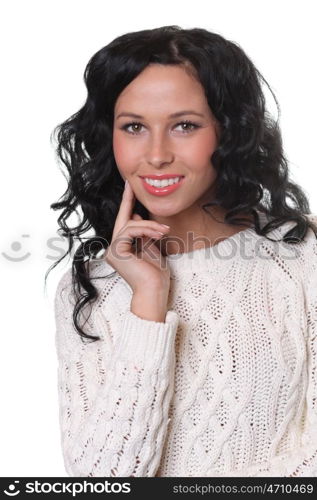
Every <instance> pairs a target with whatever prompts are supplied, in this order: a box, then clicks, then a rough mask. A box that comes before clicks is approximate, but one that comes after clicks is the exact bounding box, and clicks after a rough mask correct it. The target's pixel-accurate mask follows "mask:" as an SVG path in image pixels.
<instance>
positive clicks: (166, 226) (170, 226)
mask: <svg viewBox="0 0 317 500" xmlns="http://www.w3.org/2000/svg"><path fill="white" fill-rule="evenodd" d="M161 226H164V227H168V228H170V227H171V226H167V225H166V224H161Z"/></svg>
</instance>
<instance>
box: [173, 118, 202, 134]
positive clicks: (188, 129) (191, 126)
mask: <svg viewBox="0 0 317 500" xmlns="http://www.w3.org/2000/svg"><path fill="white" fill-rule="evenodd" d="M179 125H186V128H185V129H183V132H185V133H188V132H192V131H193V130H195V129H197V128H199V125H197V123H193V122H191V121H189V120H185V121H183V122H179V123H177V125H176V127H178V126H179Z"/></svg>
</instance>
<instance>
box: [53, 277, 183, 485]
mask: <svg viewBox="0 0 317 500" xmlns="http://www.w3.org/2000/svg"><path fill="white" fill-rule="evenodd" d="M66 281H67V280H66ZM68 297H69V286H68V287H66V288H65V279H62V280H61V282H60V283H59V286H58V287H57V291H56V296H55V314H56V347H57V354H58V393H59V405H60V411H59V414H60V425H61V442H62V449H63V456H64V463H65V468H66V471H67V473H68V474H69V475H70V476H86V477H88V476H99V477H100V476H119V477H120V476H140V477H143V476H155V473H156V470H157V468H158V466H159V462H160V458H161V453H162V448H163V444H164V439H165V436H166V431H167V425H168V409H169V404H170V400H171V397H172V393H173V389H174V363H175V354H174V340H175V334H176V330H177V325H178V316H177V314H176V313H175V312H174V311H167V314H166V319H165V322H156V321H150V320H146V319H142V318H140V317H138V316H137V315H135V314H134V313H133V312H132V311H127V313H126V314H125V316H124V318H123V319H122V327H121V328H120V331H118V332H115V334H114V336H113V340H112V337H111V335H110V327H109V322H108V321H107V318H105V317H104V314H102V313H101V312H99V311H96V312H95V313H94V314H95V318H94V319H95V321H94V322H95V326H94V330H92V329H91V333H92V334H95V335H96V334H98V335H100V334H104V335H103V338H102V340H101V341H97V342H93V343H91V344H83V342H82V340H81V338H80V337H79V335H78V333H77V332H76V330H75V328H74V326H73V324H72V319H71V317H72V309H73V304H70V302H69V300H68ZM106 312H107V311H106ZM85 326H86V329H87V323H86V325H85Z"/></svg>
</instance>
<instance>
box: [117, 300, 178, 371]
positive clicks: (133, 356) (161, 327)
mask: <svg viewBox="0 0 317 500" xmlns="http://www.w3.org/2000/svg"><path fill="white" fill-rule="evenodd" d="M178 323H179V317H178V314H177V313H176V312H175V311H167V313H166V318H165V323H161V322H157V321H150V320H147V319H143V318H140V317H139V316H137V315H136V314H134V313H133V312H132V311H130V310H129V311H127V312H126V313H125V316H124V319H123V323H122V331H121V334H120V336H119V337H118V339H117V342H116V344H117V345H116V350H117V352H118V353H120V354H119V356H120V358H124V359H130V360H132V361H137V360H138V361H140V362H141V363H142V365H144V366H145V365H150V366H151V367H152V368H153V366H154V365H155V366H156V367H161V368H162V367H168V366H169V365H170V361H171V359H170V356H171V355H174V352H175V351H174V343H175V335H176V331H177V327H178Z"/></svg>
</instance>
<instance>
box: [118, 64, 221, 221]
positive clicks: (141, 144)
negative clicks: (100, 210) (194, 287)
mask: <svg viewBox="0 0 317 500" xmlns="http://www.w3.org/2000/svg"><path fill="white" fill-rule="evenodd" d="M175 113H179V116H177V117H172V116H171V115H173V114H175ZM133 114H134V115H139V116H132V115H133ZM187 121H188V122H190V123H186V122H187ZM217 134H218V126H217V123H216V121H215V119H214V117H213V115H212V112H211V110H210V108H209V106H208V103H207V100H206V97H205V94H204V89H203V87H202V85H201V84H200V83H199V82H198V81H197V80H196V79H195V78H194V77H193V76H191V75H189V74H188V73H187V72H186V71H185V70H184V69H183V68H182V67H181V66H176V65H175V66H168V65H159V64H152V65H149V66H147V67H146V68H145V70H144V71H143V72H142V73H141V74H140V75H138V76H137V78H135V79H134V80H133V81H132V82H131V83H130V84H129V85H128V86H127V87H125V89H124V90H123V91H122V92H121V94H120V95H119V97H118V99H117V101H116V104H115V109H114V126H113V151H114V157H115V161H116V164H117V167H118V169H119V172H120V174H121V176H122V177H123V178H124V179H128V181H129V183H130V185H131V187H132V189H133V191H134V193H135V196H136V198H137V199H138V200H139V201H140V202H141V203H142V204H143V205H144V206H145V207H146V208H147V209H148V210H149V212H150V213H151V214H154V215H158V216H172V215H175V214H177V213H179V212H181V211H183V210H185V209H187V208H189V207H191V206H192V205H194V204H196V202H197V201H198V200H200V199H202V197H203V195H205V194H206V193H207V192H209V191H210V188H212V186H213V185H214V181H215V177H216V173H215V170H214V168H213V166H212V164H211V161H210V158H211V156H212V153H213V152H214V150H215V149H216V147H217V142H218V141H217ZM163 174H172V175H175V176H176V175H177V176H183V177H184V178H183V179H182V181H181V182H180V185H179V187H178V188H177V189H175V190H173V191H171V192H169V193H167V194H165V195H161V196H158V195H156V194H153V193H150V192H148V191H147V189H146V188H145V187H144V181H143V180H142V178H141V177H147V176H150V175H154V176H160V175H163Z"/></svg>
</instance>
